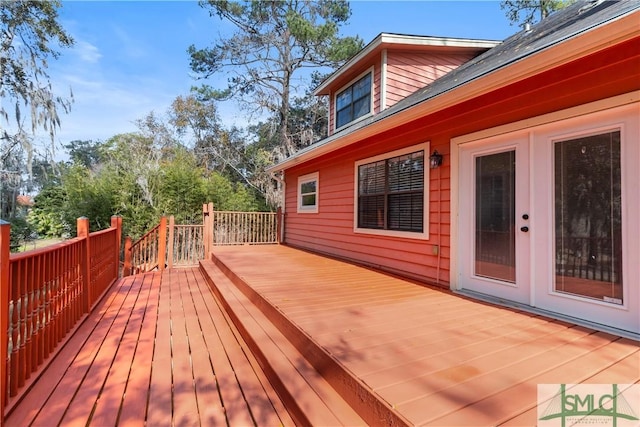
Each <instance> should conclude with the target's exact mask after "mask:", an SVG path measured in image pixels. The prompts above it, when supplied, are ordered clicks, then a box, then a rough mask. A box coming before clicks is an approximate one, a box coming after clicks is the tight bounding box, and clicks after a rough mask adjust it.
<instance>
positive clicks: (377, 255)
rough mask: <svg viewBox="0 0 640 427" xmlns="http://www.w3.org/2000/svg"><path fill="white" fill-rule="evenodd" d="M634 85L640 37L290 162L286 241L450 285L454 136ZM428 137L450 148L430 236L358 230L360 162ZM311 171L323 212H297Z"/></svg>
mask: <svg viewBox="0 0 640 427" xmlns="http://www.w3.org/2000/svg"><path fill="white" fill-rule="evenodd" d="M629 70H633V72H629ZM634 90H640V39H639V38H635V39H633V40H630V41H628V42H625V43H622V44H619V45H617V46H615V47H612V48H610V49H607V50H605V51H601V52H598V53H595V54H592V55H589V56H587V57H585V58H582V59H580V60H576V61H573V62H571V63H568V64H565V65H563V66H560V67H557V68H555V69H552V70H549V71H546V72H544V73H541V74H539V75H536V76H533V77H530V78H528V79H525V80H523V81H520V82H518V83H514V84H512V85H509V86H507V87H504V88H501V89H498V90H495V91H493V92H490V93H487V94H484V95H481V96H479V97H477V98H475V99H472V100H469V101H465V102H462V103H460V104H458V105H455V106H452V107H450V108H447V109H445V110H441V111H437V112H435V113H433V114H429V115H425V116H423V117H421V118H419V119H417V120H414V121H412V122H408V123H405V124H403V125H402V126H399V127H396V128H393V129H389V130H387V131H384V132H381V133H379V134H377V135H376V136H374V137H371V138H367V139H364V140H362V141H360V142H359V143H357V144H354V145H351V146H349V147H346V148H343V149H341V150H338V151H336V152H333V153H330V154H327V155H325V156H322V157H320V158H317V159H315V160H311V161H308V162H306V163H304V164H301V165H297V166H295V167H292V168H290V169H287V171H286V182H287V187H286V188H287V192H286V212H287V217H286V225H285V227H286V234H285V241H286V243H287V244H290V245H293V246H296V247H300V248H305V249H308V250H312V251H316V252H321V253H326V254H330V255H333V256H337V257H341V258H345V259H349V260H353V261H357V262H360V263H364V264H367V265H370V266H374V267H378V268H382V269H386V270H389V271H392V272H397V273H401V274H403V275H405V276H409V277H413V278H416V279H419V280H423V281H426V282H431V283H438V284H441V285H443V286H447V285H448V283H449V263H450V253H451V243H450V240H451V239H450V229H451V197H452V191H451V170H450V167H449V164H450V158H449V157H450V156H449V155H450V140H451V139H452V138H453V137H456V136H460V135H465V134H468V133H471V132H475V131H479V130H483V129H488V128H491V127H494V126H499V125H503V124H508V123H512V122H515V121H518V120H523V119H527V118H530V117H535V116H539V115H542V114H547V113H552V112H554V111H558V110H561V109H565V108H570V107H574V106H578V105H581V104H585V103H588V102H592V101H596V100H599V99H604V98H608V97H612V96H616V95H620V94H624V93H628V92H631V91H634ZM425 141H430V150H431V151H433V150H434V149H436V150H438V151H439V152H440V153H441V154H444V156H445V160H444V164H443V166H442V167H440V168H438V169H435V170H430V179H429V182H430V186H429V191H430V195H429V233H430V238H429V240H413V239H406V238H396V237H384V236H372V235H367V234H357V233H354V231H353V209H354V163H355V162H356V161H357V160H360V159H365V158H368V157H371V156H375V155H378V154H383V153H387V152H390V151H393V150H396V149H399V148H404V147H408V146H411V145H415V144H418V143H421V142H425ZM312 172H319V198H318V200H319V210H318V213H317V214H297V213H296V200H297V199H296V192H297V186H296V183H297V178H298V176H300V175H304V174H307V173H312ZM435 246H437V247H438V249H439V250H438V251H437V252H436V251H435V250H434V247H435Z"/></svg>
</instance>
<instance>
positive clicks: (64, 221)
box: [29, 133, 265, 239]
mask: <svg viewBox="0 0 640 427" xmlns="http://www.w3.org/2000/svg"><path fill="white" fill-rule="evenodd" d="M162 141H164V142H162ZM166 141H167V140H161V139H154V138H150V137H146V136H143V135H141V134H137V133H136V134H125V135H116V136H115V137H113V138H111V139H109V140H108V141H107V142H105V143H100V144H98V146H97V147H95V148H97V149H98V150H99V151H100V152H101V153H102V154H101V157H100V158H101V159H102V160H101V161H100V162H99V163H98V164H97V165H94V166H93V167H91V168H89V167H87V165H85V164H83V163H84V162H82V161H79V162H77V163H75V164H73V165H70V166H69V167H67V168H65V169H64V171H63V172H62V176H61V179H60V184H59V185H51V186H49V187H47V188H45V189H43V190H42V191H41V192H40V194H39V195H38V196H37V197H36V199H35V206H34V208H33V209H32V211H31V213H30V214H29V222H30V223H31V224H32V225H33V226H34V228H35V229H36V230H37V231H38V233H39V234H40V235H41V236H43V237H45V236H46V237H58V236H60V235H64V234H66V235H71V236H73V235H75V229H76V220H77V218H79V217H87V218H89V220H90V229H91V230H92V231H96V230H101V229H104V228H106V227H108V226H109V224H110V222H111V216H113V215H120V216H122V220H123V234H124V235H125V236H131V237H132V238H134V239H137V238H139V237H140V236H142V235H143V234H144V233H146V232H147V231H148V230H149V229H151V228H152V227H154V226H155V225H156V224H157V223H158V221H159V219H160V217H161V216H162V215H167V216H168V215H174V217H175V220H176V222H177V223H179V224H188V223H200V222H201V221H202V205H203V204H204V203H208V202H213V203H214V205H215V207H216V209H224V210H241V211H255V210H258V209H264V208H265V206H264V202H262V200H263V199H262V198H261V197H259V196H257V195H256V193H255V192H254V191H253V189H251V188H248V187H247V186H246V185H244V184H243V183H241V182H233V181H231V180H230V179H229V178H228V177H227V176H225V175H223V174H222V173H219V172H216V171H213V172H211V171H207V170H206V169H205V168H203V167H202V166H201V165H200V162H199V159H198V158H197V157H196V155H195V153H194V151H192V150H188V149H187V148H185V147H183V146H180V145H175V144H174V145H171V144H166Z"/></svg>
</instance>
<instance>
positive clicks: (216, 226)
mask: <svg viewBox="0 0 640 427" xmlns="http://www.w3.org/2000/svg"><path fill="white" fill-rule="evenodd" d="M278 241H279V240H278V214H277V213H276V212H217V211H214V212H213V244H214V245H260V244H273V243H278Z"/></svg>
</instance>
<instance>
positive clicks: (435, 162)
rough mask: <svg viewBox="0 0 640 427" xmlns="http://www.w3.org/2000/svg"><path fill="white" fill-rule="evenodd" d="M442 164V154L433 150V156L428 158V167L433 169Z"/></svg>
mask: <svg viewBox="0 0 640 427" xmlns="http://www.w3.org/2000/svg"><path fill="white" fill-rule="evenodd" d="M441 164H442V154H440V153H438V150H433V154H432V155H431V156H429V167H430V168H431V169H435V168H437V167H438V166H440V165H441Z"/></svg>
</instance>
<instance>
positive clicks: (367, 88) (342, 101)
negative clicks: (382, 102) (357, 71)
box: [336, 72, 373, 129]
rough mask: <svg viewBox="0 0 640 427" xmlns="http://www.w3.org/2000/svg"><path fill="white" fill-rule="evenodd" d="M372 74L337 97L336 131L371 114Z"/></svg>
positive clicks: (368, 74)
mask: <svg viewBox="0 0 640 427" xmlns="http://www.w3.org/2000/svg"><path fill="white" fill-rule="evenodd" d="M372 74H373V73H372V72H368V73H367V74H366V75H365V76H364V77H362V78H360V79H359V80H357V81H356V82H355V83H353V84H352V85H350V86H349V87H347V88H346V89H344V90H343V91H342V92H340V93H338V95H337V96H336V129H338V128H341V127H342V126H345V125H347V124H349V123H351V122H352V121H354V120H356V119H359V118H360V117H363V116H366V115H368V114H369V113H371V82H372Z"/></svg>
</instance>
